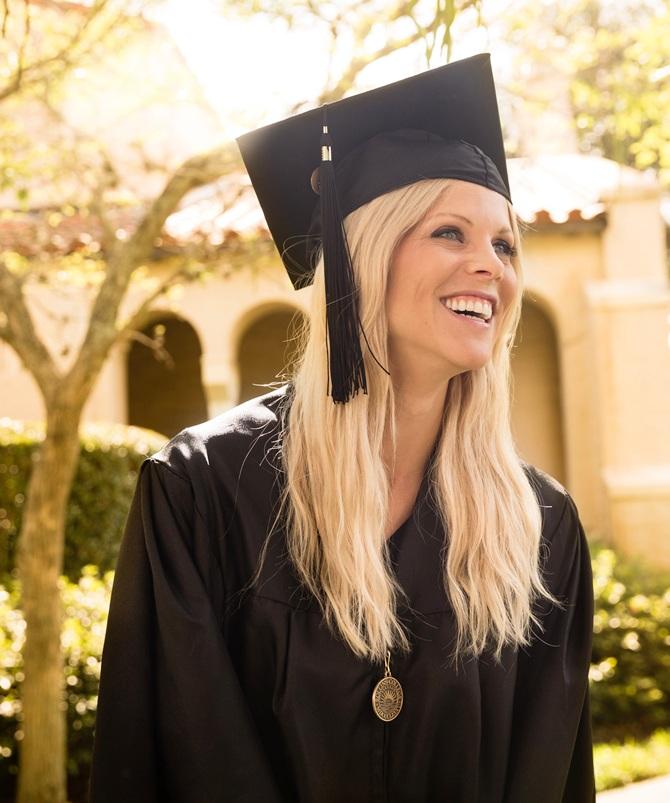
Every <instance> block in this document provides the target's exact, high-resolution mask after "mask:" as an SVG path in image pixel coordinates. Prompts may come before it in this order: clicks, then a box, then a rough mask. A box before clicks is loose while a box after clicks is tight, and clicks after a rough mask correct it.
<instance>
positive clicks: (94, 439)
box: [0, 418, 166, 580]
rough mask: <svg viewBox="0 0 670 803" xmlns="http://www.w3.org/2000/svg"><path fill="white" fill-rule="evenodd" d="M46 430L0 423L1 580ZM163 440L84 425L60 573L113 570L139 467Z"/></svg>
mask: <svg viewBox="0 0 670 803" xmlns="http://www.w3.org/2000/svg"><path fill="white" fill-rule="evenodd" d="M43 438H44V425H43V424H41V423H39V422H37V423H33V422H27V423H26V422H21V421H14V420H12V419H9V418H2V419H0V579H2V578H5V579H6V578H7V575H8V574H10V573H11V572H12V570H13V569H14V568H15V560H16V543H17V535H18V532H19V530H20V528H21V513H22V509H23V504H24V502H25V497H26V486H27V483H28V479H29V477H30V471H31V467H32V460H33V455H34V454H35V452H36V449H37V447H38V446H39V443H40V441H41V440H42V439H43ZM165 441H166V438H165V437H164V436H163V435H159V434H158V433H157V432H152V431H151V430H147V429H141V428H139V427H129V426H125V425H123V424H94V423H89V424H84V425H82V427H81V432H80V442H81V452H80V457H79V464H78V467H77V472H76V475H75V479H74V483H73V486H72V492H71V494H70V499H69V503H68V509H67V518H66V535H65V555H64V566H63V573H64V574H65V576H66V577H70V578H72V579H75V580H76V579H77V578H78V577H79V575H80V573H81V569H82V567H83V566H86V565H88V564H95V565H96V566H98V567H99V568H100V569H101V571H103V572H104V571H107V570H108V569H113V568H114V566H115V565H116V556H117V553H118V548H119V542H120V536H121V532H122V530H123V525H124V523H125V518H126V515H127V512H128V507H129V505H130V500H131V498H132V493H133V490H134V487H135V483H136V481H137V471H138V469H139V466H140V464H141V463H142V461H143V460H144V458H145V457H147V456H148V455H150V454H153V453H154V452H155V451H157V450H158V449H160V448H161V446H163V444H164V443H165Z"/></svg>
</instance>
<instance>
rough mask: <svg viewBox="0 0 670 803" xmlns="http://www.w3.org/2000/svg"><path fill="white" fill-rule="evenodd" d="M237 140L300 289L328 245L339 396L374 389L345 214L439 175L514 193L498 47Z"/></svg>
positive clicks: (333, 384) (333, 389)
mask: <svg viewBox="0 0 670 803" xmlns="http://www.w3.org/2000/svg"><path fill="white" fill-rule="evenodd" d="M237 143H238V145H239V148H240V151H241V153H242V158H243V160H244V163H245V166H246V168H247V171H248V173H249V176H250V178H251V182H252V184H253V187H254V190H255V191H256V195H257V196H258V200H259V202H260V205H261V207H262V209H263V212H264V214H265V219H266V221H267V224H268V227H269V229H270V233H271V234H272V238H273V240H274V241H275V244H276V245H277V248H278V249H279V252H280V254H281V258H282V261H283V263H284V266H285V268H286V270H287V272H288V275H289V277H290V279H291V282H292V283H293V286H294V287H295V288H296V289H298V288H301V287H304V286H306V285H308V284H311V282H312V279H313V276H314V269H315V259H314V256H315V254H316V253H317V252H318V247H319V245H320V246H321V248H322V251H323V258H324V270H325V283H326V303H327V307H326V308H327V324H328V327H327V331H328V343H327V347H328V349H329V354H328V360H329V368H330V394H331V396H332V398H333V401H334V402H342V403H344V402H347V401H348V400H349V399H350V398H352V397H353V396H354V395H355V394H356V393H357V392H358V391H359V390H363V392H365V393H367V381H366V375H365V366H364V362H363V354H362V350H361V343H360V336H361V334H362V335H363V337H365V333H364V332H363V331H362V327H361V324H360V320H359V317H358V311H357V290H356V286H355V281H354V273H353V268H352V265H351V256H350V254H349V248H348V245H347V240H346V234H345V231H344V225H343V221H344V218H345V217H346V216H347V215H348V214H349V213H351V212H353V211H354V210H355V209H358V208H359V207H360V206H363V205H364V204H366V203H368V202H369V201H371V200H373V199H374V198H377V197H378V196H380V195H383V194H384V193H387V192H390V191H391V190H394V189H398V188H400V187H404V186H407V185H409V184H413V183H415V182H416V181H421V180H422V179H428V178H455V179H461V180H463V181H470V182H474V183H476V184H480V185H482V186H484V187H488V188H489V189H491V190H494V191H495V192H498V193H500V194H501V195H503V196H504V197H505V198H507V199H508V200H510V201H511V195H510V191H509V180H508V176H507V166H506V163H505V150H504V144H503V138H502V131H501V126H500V118H499V114H498V104H497V100H496V94H495V86H494V82H493V74H492V72H491V61H490V55H489V54H488V53H481V54H479V55H476V56H472V57H470V58H467V59H461V60H460V61H455V62H452V63H450V64H446V65H444V66H442V67H437V68H436V69H432V70H427V71H426V72H423V73H420V74H419V75H416V76H413V77H411V78H406V79H404V80H402V81H396V82H394V83H392V84H387V85H386V86H383V87H380V88H379V89H373V90H370V91H369V92H362V93H360V94H358V95H353V96H352V97H348V98H345V99H344V100H339V101H337V102H335V103H330V104H327V105H326V106H322V107H320V108H316V109H312V110H310V111H307V112H304V113H302V114H297V115H294V116H293V117H289V118H288V119H286V120H282V121H281V122H278V123H274V124H272V125H266V126H263V127H262V128H258V129H256V130H255V131H251V132H249V133H247V134H244V135H242V136H241V137H238V139H237ZM373 356H374V355H373Z"/></svg>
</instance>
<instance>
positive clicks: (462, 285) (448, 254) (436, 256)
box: [386, 180, 517, 381]
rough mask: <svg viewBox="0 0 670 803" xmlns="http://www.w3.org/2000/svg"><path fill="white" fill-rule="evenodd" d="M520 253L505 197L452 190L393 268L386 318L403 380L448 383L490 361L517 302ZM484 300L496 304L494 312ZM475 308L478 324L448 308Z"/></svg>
mask: <svg viewBox="0 0 670 803" xmlns="http://www.w3.org/2000/svg"><path fill="white" fill-rule="evenodd" d="M515 245H516V244H515V242H514V235H513V233H512V230H511V228H510V224H509V216H508V213H507V202H506V201H505V199H504V198H503V196H502V195H500V194H498V193H497V192H494V191H493V190H489V189H487V188H486V187H481V186H480V185H478V184H472V183H470V182H468V181H456V180H454V181H451V182H450V184H449V185H448V186H447V187H446V189H445V191H444V192H443V193H442V195H440V197H439V199H438V201H437V202H436V203H435V204H434V205H433V207H432V208H431V209H429V210H428V212H427V213H426V215H425V216H424V218H423V219H422V220H421V221H420V222H419V223H418V224H417V225H416V226H415V227H414V228H413V229H412V230H411V231H410V232H409V234H407V235H406V237H405V238H404V239H403V240H402V242H401V243H400V245H399V246H398V248H397V249H396V252H395V255H394V257H393V261H392V263H391V266H390V270H389V277H388V286H387V292H386V312H387V317H388V327H389V350H390V358H391V366H392V368H393V369H394V370H395V374H396V376H397V374H398V372H400V374H404V373H408V374H409V375H411V376H414V377H416V376H417V375H424V376H426V378H434V379H435V380H437V381H442V380H444V379H447V380H448V379H450V378H451V377H452V376H456V375H457V374H460V373H463V372H464V371H469V370H473V369H476V368H481V367H482V366H483V365H485V364H486V363H487V362H488V361H489V360H490V358H491V356H492V353H493V344H494V342H495V339H496V334H497V327H498V326H499V324H498V321H499V320H500V317H501V313H502V311H503V310H504V309H505V308H506V307H507V306H508V305H509V304H510V303H511V301H512V300H513V298H514V295H515V289H516V283H517V277H516V272H515V269H514V266H513V265H512V261H511V255H512V253H513V250H514V247H515ZM477 296H479V298H477ZM481 296H490V297H491V299H490V302H489V303H490V304H491V307H488V308H487V306H486V304H485V303H484V302H485V301H486V299H485V298H482V297H481ZM458 302H461V303H460V305H459V303H458ZM468 302H470V305H469V306H471V307H472V306H473V305H475V309H474V313H475V314H476V315H478V317H476V318H475V317H471V316H470V315H463V314H459V313H458V312H455V311H453V310H452V309H450V308H448V305H452V306H456V307H457V308H458V306H461V307H463V306H465V307H466V309H467V307H468ZM491 313H492V314H491ZM481 316H484V317H488V318H489V320H488V321H484V320H482V319H481ZM393 373H394V371H393V370H392V375H393Z"/></svg>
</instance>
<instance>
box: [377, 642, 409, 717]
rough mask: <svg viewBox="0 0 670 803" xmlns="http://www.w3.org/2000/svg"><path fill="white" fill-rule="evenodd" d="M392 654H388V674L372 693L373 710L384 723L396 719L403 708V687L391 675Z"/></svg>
mask: <svg viewBox="0 0 670 803" xmlns="http://www.w3.org/2000/svg"><path fill="white" fill-rule="evenodd" d="M390 659H391V653H390V652H387V653H386V673H385V675H384V677H383V678H382V679H381V680H380V681H379V682H378V683H377V685H376V686H375V688H374V690H373V692H372V709H373V711H374V712H375V714H376V715H377V716H378V717H379V719H381V720H382V721H383V722H390V721H391V720H392V719H395V718H396V717H397V716H398V714H399V713H400V709H401V708H402V700H403V694H402V686H401V685H400V683H399V682H398V680H396V678H394V677H393V676H392V675H391V667H390Z"/></svg>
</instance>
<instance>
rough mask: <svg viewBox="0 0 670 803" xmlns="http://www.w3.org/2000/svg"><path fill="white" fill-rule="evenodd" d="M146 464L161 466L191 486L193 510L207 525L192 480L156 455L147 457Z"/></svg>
mask: <svg viewBox="0 0 670 803" xmlns="http://www.w3.org/2000/svg"><path fill="white" fill-rule="evenodd" d="M146 462H148V463H152V464H153V465H157V466H161V467H162V468H164V469H165V470H166V471H167V472H168V473H169V474H171V475H172V476H173V477H177V478H178V479H180V480H181V481H182V482H185V483H186V484H187V485H188V486H189V488H190V489H191V496H192V497H193V509H194V511H195V512H196V514H197V515H198V516H199V517H200V519H201V520H202V521H203V522H205V523H206V520H205V517H204V515H203V514H202V511H201V510H200V508H199V507H198V503H197V501H196V498H195V493H194V492H193V484H192V483H191V480H190V479H189V478H188V477H186V476H184V475H183V474H180V473H179V472H178V471H177V469H176V468H174V466H171V465H170V464H169V463H166V462H165V461H164V460H160V459H159V458H157V457H156V456H154V455H152V456H151V457H147V459H146Z"/></svg>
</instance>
